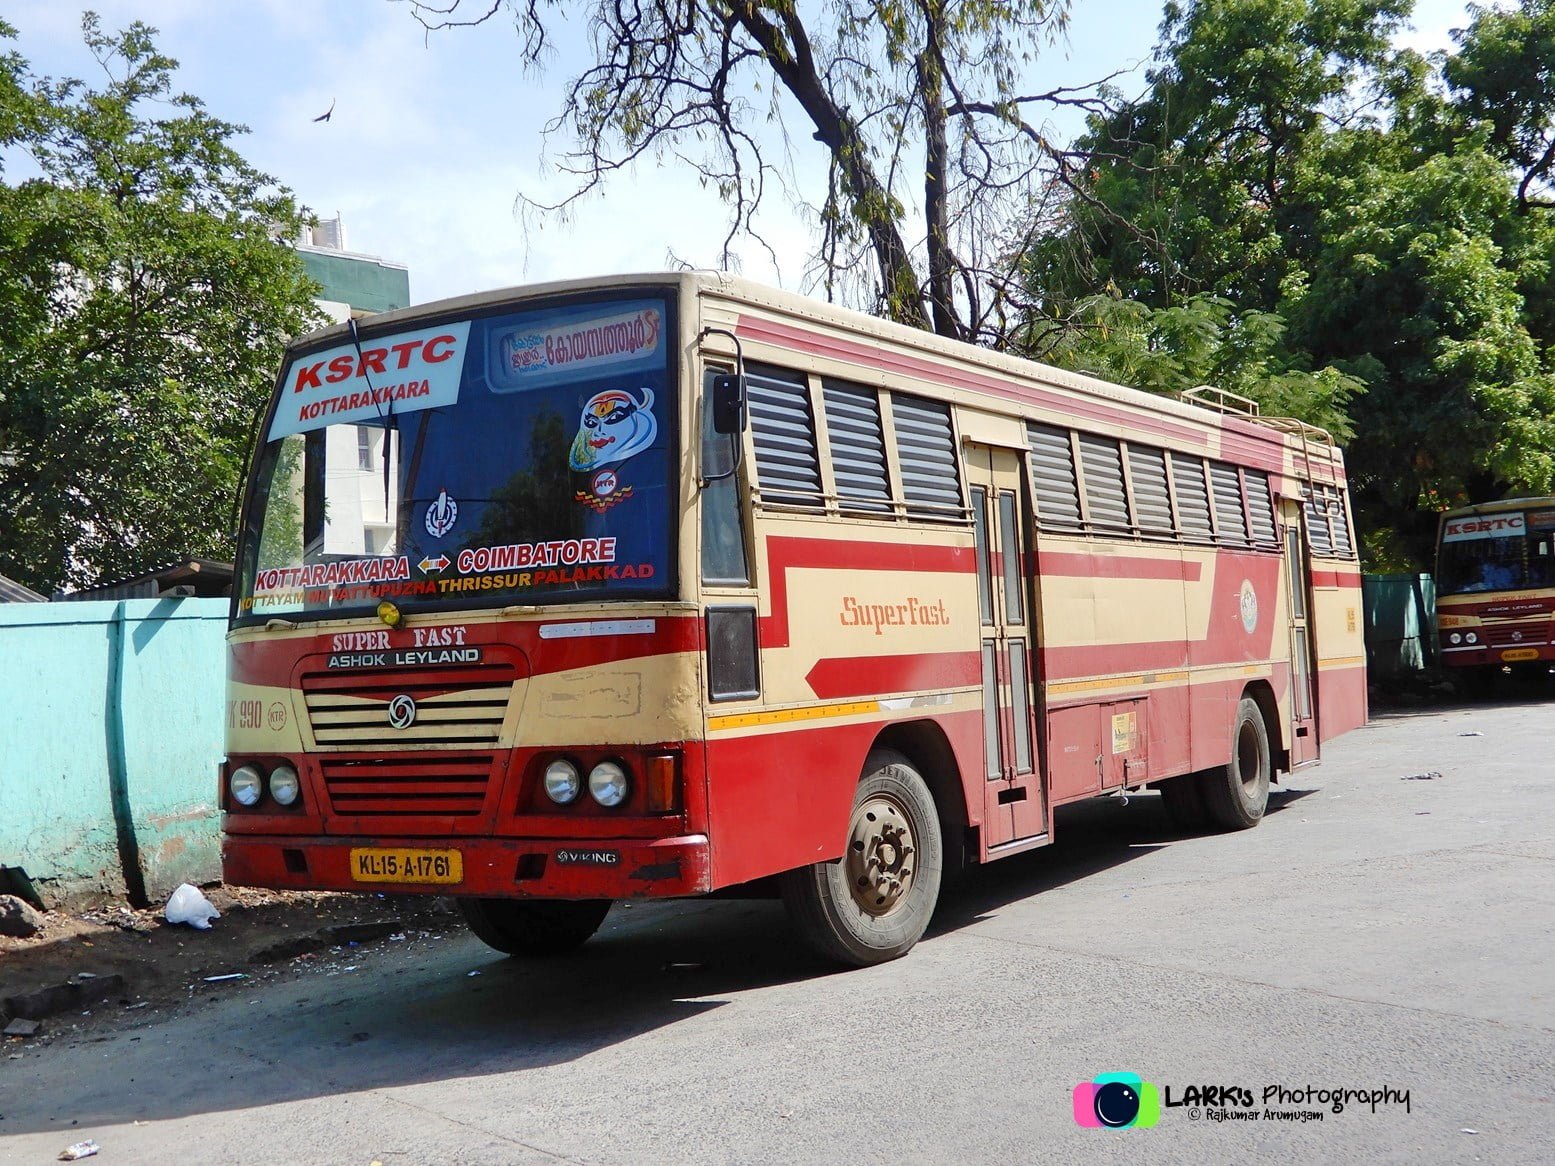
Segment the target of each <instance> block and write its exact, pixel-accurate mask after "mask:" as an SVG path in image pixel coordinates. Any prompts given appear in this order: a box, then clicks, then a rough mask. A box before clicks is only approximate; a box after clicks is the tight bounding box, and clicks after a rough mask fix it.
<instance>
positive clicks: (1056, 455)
mask: <svg viewBox="0 0 1555 1166" xmlns="http://www.w3.org/2000/svg"><path fill="white" fill-rule="evenodd" d="M1026 440H1027V441H1028V442H1029V443H1030V444H1031V472H1032V477H1033V478H1034V479H1035V482H1036V492H1037V521H1038V522H1039V523H1041V524H1042V525H1044V526H1079V525H1080V492H1079V489H1078V488H1077V487H1076V486H1075V477H1074V457H1073V454H1072V453H1071V451H1070V448H1069V434H1068V432H1066V431H1065V430H1062V429H1053V428H1051V427H1050V426H1047V425H1028V426H1027V427H1026Z"/></svg>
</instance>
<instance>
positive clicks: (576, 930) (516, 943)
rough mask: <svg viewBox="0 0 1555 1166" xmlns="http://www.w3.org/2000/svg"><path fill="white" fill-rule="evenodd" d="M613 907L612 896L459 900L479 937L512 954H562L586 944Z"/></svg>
mask: <svg viewBox="0 0 1555 1166" xmlns="http://www.w3.org/2000/svg"><path fill="white" fill-rule="evenodd" d="M609 910H610V900H609V899H576V900H573V899H460V900H459V913H460V914H461V915H463V916H464V921H465V923H467V924H469V927H470V930H471V931H473V932H475V937H476V938H477V939H479V940H480V941H481V942H482V943H484V944H485V945H486V946H487V947H493V948H496V949H497V950H498V951H500V952H505V953H507V954H508V955H524V956H547V955H562V954H564V953H565V952H569V951H573V950H575V949H577V948H579V947H582V946H583V944H584V942H585V941H586V940H587V939H588V937H589V936H591V935H593V934H594V932H596V931H598V930H599V925H600V924H601V923H603V922H604V921H605V913H606V912H608V911H609Z"/></svg>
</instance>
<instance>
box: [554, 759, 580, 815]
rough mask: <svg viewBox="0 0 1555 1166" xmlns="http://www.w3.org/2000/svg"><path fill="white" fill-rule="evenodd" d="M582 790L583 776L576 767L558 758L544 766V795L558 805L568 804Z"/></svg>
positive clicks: (576, 798) (576, 797) (575, 798)
mask: <svg viewBox="0 0 1555 1166" xmlns="http://www.w3.org/2000/svg"><path fill="white" fill-rule="evenodd" d="M582 792H583V777H582V775H581V774H579V773H578V767H577V766H576V765H574V764H573V763H572V762H570V761H563V760H561V759H560V758H558V759H557V760H555V761H553V762H551V763H550V764H549V765H547V766H546V767H545V796H546V797H548V798H550V799H551V801H553V802H555V803H556V804H557V805H558V806H565V805H570V804H571V803H572V802H575V801H577V800H578V795H579V794H580V793H582Z"/></svg>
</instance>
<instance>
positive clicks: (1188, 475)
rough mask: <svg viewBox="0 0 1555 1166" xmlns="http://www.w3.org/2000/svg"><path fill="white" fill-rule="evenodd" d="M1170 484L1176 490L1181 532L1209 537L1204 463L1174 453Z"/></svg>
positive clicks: (1207, 495)
mask: <svg viewBox="0 0 1555 1166" xmlns="http://www.w3.org/2000/svg"><path fill="white" fill-rule="evenodd" d="M1172 485H1173V487H1175V489H1176V491H1177V521H1178V523H1179V524H1180V526H1181V528H1182V532H1183V534H1185V535H1197V536H1199V537H1201V538H1207V537H1209V534H1210V525H1209V494H1208V493H1207V492H1206V491H1205V489H1204V463H1203V462H1201V461H1200V460H1199V459H1198V458H1196V457H1189V456H1188V455H1187V454H1181V453H1174V454H1173V455H1172Z"/></svg>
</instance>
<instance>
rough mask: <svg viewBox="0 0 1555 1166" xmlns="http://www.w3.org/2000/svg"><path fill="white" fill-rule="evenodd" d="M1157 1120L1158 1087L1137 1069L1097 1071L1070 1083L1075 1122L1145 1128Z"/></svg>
mask: <svg viewBox="0 0 1555 1166" xmlns="http://www.w3.org/2000/svg"><path fill="white" fill-rule="evenodd" d="M1160 1120H1161V1091H1160V1090H1159V1089H1157V1088H1156V1087H1155V1086H1154V1085H1152V1084H1151V1083H1150V1082H1149V1081H1146V1080H1143V1079H1142V1078H1141V1077H1140V1076H1139V1074H1138V1073H1098V1074H1097V1075H1096V1076H1095V1078H1094V1079H1092V1080H1090V1081H1082V1082H1080V1084H1078V1085H1076V1086H1075V1087H1074V1121H1075V1125H1080V1126H1085V1127H1087V1128H1088V1129H1101V1128H1102V1127H1104V1126H1105V1127H1106V1128H1108V1129H1114V1130H1127V1129H1141V1130H1147V1129H1149V1128H1150V1127H1151V1126H1153V1125H1155V1123H1156V1122H1158V1121H1160Z"/></svg>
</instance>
